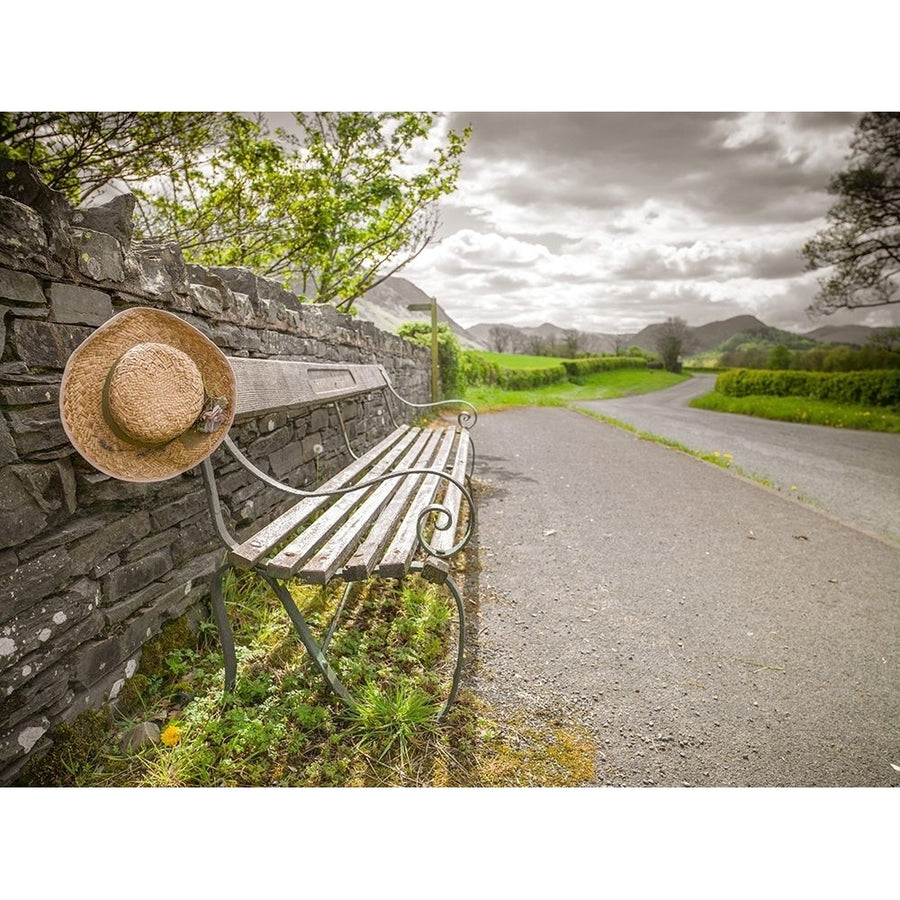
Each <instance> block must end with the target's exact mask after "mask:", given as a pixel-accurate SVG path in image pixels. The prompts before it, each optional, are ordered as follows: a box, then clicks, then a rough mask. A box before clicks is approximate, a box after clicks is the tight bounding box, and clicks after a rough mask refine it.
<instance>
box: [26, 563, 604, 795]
mask: <svg viewBox="0 0 900 900" xmlns="http://www.w3.org/2000/svg"><path fill="white" fill-rule="evenodd" d="M293 593H294V596H295V600H296V602H297V603H298V605H300V606H301V608H302V609H303V611H304V615H306V616H307V617H308V619H309V621H310V624H311V625H313V626H314V627H315V629H316V630H317V631H318V630H323V629H324V628H325V624H326V623H327V621H328V620H329V619H330V617H331V613H332V611H333V608H334V605H335V603H336V602H337V599H338V597H339V596H340V585H338V586H337V587H335V588H329V589H319V588H308V587H297V588H296V589H295V590H294V591H293ZM227 598H228V606H229V612H230V615H231V617H232V624H233V626H234V632H235V644H236V647H237V652H238V659H239V672H238V680H237V683H236V685H235V690H234V693H233V694H232V695H229V696H228V697H223V695H222V684H223V677H224V676H223V660H222V653H221V650H220V647H219V644H218V638H217V636H216V634H215V629H214V628H212V627H211V626H210V625H208V624H205V625H203V626H202V627H201V629H200V633H199V635H197V636H195V637H194V638H192V637H191V635H190V633H189V630H188V629H187V628H186V626H184V625H183V624H182V623H176V624H177V626H178V627H174V628H173V629H172V630H170V631H169V632H167V633H164V634H163V635H162V636H161V637H160V638H158V639H156V640H154V641H152V642H151V643H150V644H148V645H147V646H146V647H145V649H144V652H143V655H142V662H141V668H140V670H139V671H138V673H137V674H135V675H134V676H133V677H132V679H131V680H130V681H129V682H128V684H127V686H126V691H125V692H124V696H123V697H122V698H121V705H120V707H119V710H118V712H117V713H116V714H115V715H113V714H112V713H110V712H109V711H106V712H94V711H91V712H89V713H87V714H83V715H82V716H81V717H80V718H79V719H78V720H76V722H75V723H74V724H73V725H71V726H61V727H60V728H59V729H58V730H57V732H56V733H55V734H54V742H55V743H54V747H53V748H52V749H51V751H50V752H49V753H48V754H47V755H46V756H45V757H43V758H41V759H39V760H36V761H35V762H34V763H33V764H31V765H30V766H29V767H28V768H27V769H26V770H25V772H24V773H23V775H22V777H21V780H20V782H19V783H20V784H22V785H31V786H70V787H181V786H194V787H230V786H248V787H263V786H284V787H378V786H432V787H441V786H451V787H517V786H556V787H566V786H578V785H583V784H590V783H592V782H593V779H594V755H595V752H596V748H595V747H594V744H593V742H592V740H591V739H590V738H589V737H588V736H587V733H586V732H582V730H580V729H577V728H572V727H570V728H568V729H563V728H560V727H559V726H557V725H548V726H547V727H546V728H542V727H536V726H535V724H534V719H533V718H532V721H531V722H530V723H525V722H516V721H509V720H505V721H503V722H502V724H500V723H498V722H497V721H496V720H495V718H494V717H493V716H492V714H491V711H490V710H489V709H487V708H486V707H484V705H483V704H480V703H479V702H478V701H477V700H476V699H475V698H474V697H473V696H472V695H471V694H470V693H468V692H466V691H462V692H460V695H459V696H458V698H457V702H456V703H455V704H454V706H453V707H452V708H451V710H450V712H449V714H448V715H447V717H446V719H445V720H444V722H443V723H441V724H440V725H438V724H437V722H436V719H435V713H436V711H437V708H438V706H439V705H440V704H441V703H442V701H443V698H444V697H445V696H446V693H443V690H444V689H445V688H446V685H442V684H438V683H437V680H439V678H438V679H437V680H436V673H440V672H441V669H442V661H444V660H446V659H447V658H448V656H452V653H451V652H450V651H451V650H452V648H449V647H448V645H447V640H448V624H449V611H450V605H451V604H450V603H449V601H448V599H447V598H446V596H445V595H444V592H443V591H441V590H439V589H436V588H435V587H434V586H433V585H429V584H427V583H426V582H424V581H422V580H420V579H416V578H411V579H408V580H407V581H406V582H404V585H403V586H402V587H400V586H398V585H397V584H395V583H394V582H384V581H373V582H368V583H366V584H365V586H364V588H363V589H362V590H361V591H360V592H359V593H358V594H356V595H355V598H354V600H353V602H352V603H351V604H350V606H351V608H350V609H349V610H347V611H346V614H345V616H344V617H342V619H341V622H342V623H344V624H342V625H341V627H339V628H338V629H337V631H336V632H335V634H334V637H333V640H332V645H331V650H330V652H329V658H330V659H331V661H332V663H333V665H334V666H335V668H336V669H337V670H338V672H339V674H340V677H341V678H342V680H343V681H344V683H345V684H346V685H347V686H348V688H349V689H350V691H351V693H352V694H353V695H354V696H356V697H357V699H358V701H359V706H358V708H357V709H356V710H355V711H353V710H350V709H348V708H347V707H346V706H345V705H344V704H343V703H342V702H340V701H339V700H338V699H337V698H336V697H335V696H334V695H333V694H332V693H331V692H329V691H328V690H327V689H326V688H325V686H324V684H323V682H322V679H321V677H320V676H319V675H318V673H317V672H315V671H314V670H313V669H312V667H311V665H310V663H309V660H308V657H307V656H306V653H305V651H304V649H303V646H302V645H301V644H300V642H299V640H298V639H297V638H296V636H295V635H294V633H293V630H292V628H291V625H290V622H289V620H288V619H287V616H286V615H285V613H284V611H283V609H282V608H281V606H280V604H279V603H278V602H277V601H276V600H275V598H274V596H273V595H272V594H271V592H270V591H269V590H267V589H266V588H265V586H264V585H263V584H262V583H261V582H260V581H258V580H257V579H255V578H254V577H253V576H252V575H249V574H242V575H240V576H239V577H237V578H234V579H232V580H231V581H230V583H229V584H228V585H227ZM449 631H452V628H451V629H449ZM141 723H152V724H154V725H155V726H156V727H158V728H159V732H160V738H161V739H160V740H158V741H156V742H155V743H151V744H148V745H146V746H142V747H140V748H139V749H127V748H126V747H125V746H123V741H124V740H126V739H127V738H126V736H127V735H128V734H129V732H130V731H131V730H132V729H133V728H134V727H135V726H137V725H140V724H141Z"/></svg>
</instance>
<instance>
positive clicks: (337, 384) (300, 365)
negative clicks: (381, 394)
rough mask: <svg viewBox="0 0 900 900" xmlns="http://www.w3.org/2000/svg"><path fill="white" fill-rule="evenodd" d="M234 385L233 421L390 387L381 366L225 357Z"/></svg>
mask: <svg viewBox="0 0 900 900" xmlns="http://www.w3.org/2000/svg"><path fill="white" fill-rule="evenodd" d="M228 362H229V363H230V364H231V368H232V369H233V370H234V374H235V379H236V381H237V396H236V398H235V417H236V418H247V417H250V416H261V415H265V414H266V413H269V412H275V411H276V410H281V409H291V408H297V409H301V408H303V407H305V406H318V405H320V404H323V403H331V402H333V401H335V400H343V399H346V398H348V397H353V396H356V395H358V394H366V393H369V392H371V391H375V390H384V389H385V388H387V387H388V386H389V382H388V379H387V375H386V374H385V372H384V369H383V368H382V367H381V366H380V365H363V364H355V363H351V364H332V363H313V362H294V361H291V360H281V359H245V358H241V357H236V356H230V357H228Z"/></svg>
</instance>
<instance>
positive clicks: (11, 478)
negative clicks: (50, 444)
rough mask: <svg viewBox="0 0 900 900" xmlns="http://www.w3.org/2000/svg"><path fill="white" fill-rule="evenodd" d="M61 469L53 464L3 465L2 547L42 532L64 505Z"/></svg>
mask: <svg viewBox="0 0 900 900" xmlns="http://www.w3.org/2000/svg"><path fill="white" fill-rule="evenodd" d="M58 477H59V476H58V472H57V470H56V468H55V467H54V466H50V465H21V466H15V465H10V466H4V467H3V468H2V469H0V548H3V547H14V546H16V545H18V544H23V543H25V542H26V541H29V540H31V539H32V538H34V537H35V536H36V535H38V534H40V533H41V532H42V531H43V530H44V529H45V528H46V527H47V526H48V524H49V523H50V522H51V520H53V519H55V518H56V517H57V516H56V513H57V512H58V511H59V510H60V509H61V507H62V498H61V496H60V493H61V492H60V485H59V482H58Z"/></svg>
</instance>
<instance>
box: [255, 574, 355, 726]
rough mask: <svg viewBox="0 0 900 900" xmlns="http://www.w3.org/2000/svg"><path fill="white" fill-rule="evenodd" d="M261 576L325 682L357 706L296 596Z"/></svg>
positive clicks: (267, 576)
mask: <svg viewBox="0 0 900 900" xmlns="http://www.w3.org/2000/svg"><path fill="white" fill-rule="evenodd" d="M259 575H260V577H261V578H262V579H263V580H264V581H265V582H266V584H268V585H269V587H270V588H272V590H273V591H274V592H275V595H276V596H277V597H278V599H279V600H280V601H281V605H282V606H283V607H284V608H285V610H286V612H287V614H288V615H289V616H290V618H291V622H293V624H294V629H295V631H296V632H297V634H298V636H299V637H300V640H301V641H302V642H303V646H304V647H306V652H307V653H308V654H309V656H310V658H311V659H312V661H313V664H314V665H315V667H316V668H317V669H318V670H319V673H320V674H321V676H322V677H323V678H324V679H325V683H326V684H327V685H328V687H330V688H331V690H332V691H334V693H335V694H337V696H338V697H340V698H341V699H342V700H343V701H344V702H345V703H346V704H347V705H348V706H350V707H351V708H354V709H355V708H356V701H355V700H354V699H353V698H352V697H351V696H350V692H349V691H348V690H347V688H345V687H344V685H343V683H342V682H341V680H340V679H339V678H338V676H337V672H335V671H334V669H332V668H331V664H330V663H329V662H328V660H327V659H326V658H325V654H324V653H323V652H322V648H321V647H320V646H319V643H318V642H317V641H316V639H315V636H314V635H313V633H312V631H311V630H310V628H309V625H308V624H307V622H306V619H305V618H304V617H303V613H301V612H300V610H299V609H297V604H296V603H294V598H293V597H291V595H290V592H289V591H288V589H287V588H286V587H285V586H284V585H283V584H282V583H281V582H280V581H276V580H275V579H274V578H272V577H271V576H269V575H267V574H266V573H265V572H259Z"/></svg>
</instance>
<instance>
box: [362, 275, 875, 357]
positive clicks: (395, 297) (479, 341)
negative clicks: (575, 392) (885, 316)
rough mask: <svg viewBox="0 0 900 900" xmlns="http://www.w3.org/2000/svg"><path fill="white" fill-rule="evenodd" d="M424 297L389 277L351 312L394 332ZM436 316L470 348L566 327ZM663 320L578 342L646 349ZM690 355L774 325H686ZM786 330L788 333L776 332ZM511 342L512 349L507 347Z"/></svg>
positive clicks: (857, 331)
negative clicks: (462, 321) (496, 334)
mask: <svg viewBox="0 0 900 900" xmlns="http://www.w3.org/2000/svg"><path fill="white" fill-rule="evenodd" d="M429 302H430V297H429V296H428V295H427V294H426V293H425V292H424V291H422V290H420V289H419V288H417V287H416V286H415V285H414V284H413V283H412V282H411V281H408V280H407V279H405V278H398V277H397V276H394V277H392V278H388V279H386V280H385V281H384V282H383V283H382V284H380V285H379V286H378V287H376V288H373V289H372V290H371V291H369V292H368V293H366V294H365V295H364V296H363V297H361V298H360V299H359V300H357V301H356V303H355V308H356V310H357V315H358V316H359V317H360V318H361V319H365V320H366V321H369V322H373V323H374V324H375V325H376V326H378V327H379V328H381V329H382V330H383V331H389V332H392V333H394V334H396V332H397V329H398V328H399V327H400V326H401V325H402V324H403V323H404V322H413V321H430V318H431V317H430V314H429V313H428V312H411V311H410V310H408V309H407V307H408V306H409V305H410V304H419V303H429ZM438 321H439V322H446V323H447V325H448V326H449V327H450V330H451V331H452V332H453V333H454V334H455V335H456V336H457V338H458V339H459V342H460V345H461V346H462V347H464V348H468V349H474V350H489V349H495V348H494V338H493V336H492V331H493V330H494V329H501V330H502V331H503V332H504V333H505V334H507V335H508V336H509V338H510V346H508V347H507V348H506V349H507V350H509V351H511V352H521V353H527V352H530V351H529V348H533V346H534V342H535V341H539V342H543V343H545V344H563V343H564V342H565V339H566V334H567V332H568V331H570V329H566V328H561V327H560V326H558V325H554V324H553V323H551V322H544V323H543V324H542V325H537V326H529V327H521V326H517V325H509V324H506V323H503V322H485V323H479V324H478V325H473V326H472V327H471V328H468V329H467V328H463V327H462V326H461V325H459V323H457V322H455V321H454V320H453V319H452V318H451V317H450V316H448V315H447V313H446V312H445V311H444V310H443V309H442V308H441V306H440V304H438ZM662 328H663V323H661V322H660V323H655V324H653V325H648V326H647V327H646V328H643V329H641V330H640V331H639V332H637V333H636V334H629V333H622V334H603V333H600V332H590V331H581V332H579V346H580V348H581V349H583V350H588V351H589V352H591V353H600V354H603V353H606V354H609V353H615V352H616V348H617V347H618V348H627V347H640V348H641V349H642V350H647V351H650V352H655V351H656V339H657V336H658V335H659V332H660V330H661V329H662ZM883 330H884V329H881V328H869V327H867V326H864V325H843V326H838V325H824V326H821V327H819V328H816V329H814V330H812V331H808V332H796V335H797V337H799V338H808V339H811V340H814V341H817V342H819V343H822V344H848V345H850V346H855V347H861V346H863V345H864V344H865V343H866V341H867V340H868V339H869V338H870V337H871V336H872V335H873V334H876V333H877V332H879V331H883ZM689 332H690V336H691V347H690V349H689V351H688V352H689V353H690V354H695V353H706V352H708V351H710V350H714V349H716V348H718V347H720V346H721V345H722V344H724V343H725V342H726V341H728V340H729V339H730V338H732V337H734V336H735V335H738V334H747V335H754V334H759V335H764V334H766V335H777V333H779V332H778V331H777V330H776V329H772V328H770V327H769V326H768V325H766V324H765V323H764V322H762V321H761V320H759V319H757V318H756V316H752V315H741V316H732V317H731V318H729V319H723V320H721V321H716V322H708V323H706V324H705V325H699V326H696V327H691V328H690V329H689ZM780 333H781V334H785V335H787V334H792V333H793V332H780ZM513 347H515V348H516V349H515V350H513Z"/></svg>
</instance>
